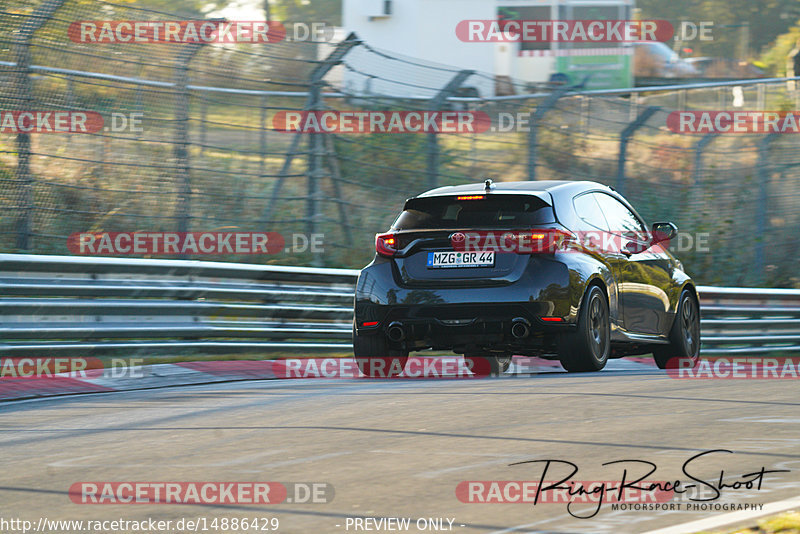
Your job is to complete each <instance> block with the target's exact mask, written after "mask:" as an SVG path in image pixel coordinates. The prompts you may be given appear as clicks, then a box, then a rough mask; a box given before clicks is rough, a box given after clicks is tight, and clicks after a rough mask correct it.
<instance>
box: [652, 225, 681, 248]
mask: <svg viewBox="0 0 800 534" xmlns="http://www.w3.org/2000/svg"><path fill="white" fill-rule="evenodd" d="M651 233H652V234H653V241H652V244H653V245H655V244H658V243H661V242H662V241H669V240H670V239H674V238H675V236H676V235H678V227H677V226H675V225H674V224H673V223H671V222H657V223H653V230H652V232H651Z"/></svg>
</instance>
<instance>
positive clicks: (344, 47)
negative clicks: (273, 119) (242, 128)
mask: <svg viewBox="0 0 800 534" xmlns="http://www.w3.org/2000/svg"><path fill="white" fill-rule="evenodd" d="M360 44H361V40H359V38H358V36H357V35H356V34H355V33H350V35H348V36H347V39H345V40H344V41H342V42H341V43H339V44H338V45H336V48H335V49H334V50H333V52H331V53H330V55H329V56H328V57H327V58H325V59H324V60H322V61H320V62H319V65H317V66H316V67H315V68H314V70H313V71H312V72H311V76H310V77H309V93H308V97H307V98H306V103H305V105H304V106H303V111H308V110H311V109H313V106H315V105H319V100H320V94H321V90H322V85H323V82H322V79H323V78H324V77H325V75H326V74H328V72H330V70H331V69H332V68H333V67H335V66H336V65H338V64H340V63H341V62H342V59H343V58H344V56H345V55H347V53H348V52H349V51H350V50H351V49H352V48H354V47H356V46H358V45H360ZM315 87H316V89H315ZM311 135H312V136H313V135H316V134H311ZM301 139H302V134H301V133H297V134H295V136H294V138H293V139H292V143H291V144H290V145H289V149H288V151H287V152H286V158H285V159H284V160H283V166H282V167H281V170H280V173H279V175H278V181H277V182H275V185H274V186H273V188H272V195H271V197H270V201H269V203H268V204H267V205H266V206H265V207H264V212H263V216H262V217H261V218H262V220H263V221H269V219H270V217H271V216H272V210H273V209H274V208H275V204H276V203H277V200H278V194H279V193H280V191H281V188H282V187H283V182H284V180H285V179H286V177H287V175H288V174H289V169H291V168H292V161H294V158H295V156H297V154H298V151H297V149H298V148H299V146H300V141H301ZM311 159H313V155H312V156H310V159H309V162H310V160H311Z"/></svg>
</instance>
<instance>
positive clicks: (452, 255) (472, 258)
mask: <svg viewBox="0 0 800 534" xmlns="http://www.w3.org/2000/svg"><path fill="white" fill-rule="evenodd" d="M458 267H494V252H428V269H452V268H458Z"/></svg>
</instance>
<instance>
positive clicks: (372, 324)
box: [361, 321, 378, 326]
mask: <svg viewBox="0 0 800 534" xmlns="http://www.w3.org/2000/svg"><path fill="white" fill-rule="evenodd" d="M377 324H378V321H367V322H366V323H361V326H375V325H377Z"/></svg>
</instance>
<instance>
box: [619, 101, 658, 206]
mask: <svg viewBox="0 0 800 534" xmlns="http://www.w3.org/2000/svg"><path fill="white" fill-rule="evenodd" d="M660 109H661V108H660V107H658V106H647V107H646V108H645V109H644V111H642V112H641V113H640V114H639V116H638V117H636V120H635V121H633V122H632V123H630V124H629V125H627V126H626V127H625V129H624V130H622V133H620V134H619V157H618V158H617V185H616V189H617V192H618V193H619V194H620V195H624V194H625V161H626V158H627V155H628V141H629V140H630V138H631V137H632V136H633V134H634V133H635V132H636V130H638V129H639V128H640V127H641V126H642V125H644V123H645V122H647V119H649V118H650V117H652V116H653V114H654V113H655V112H656V111H658V110H660Z"/></svg>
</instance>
